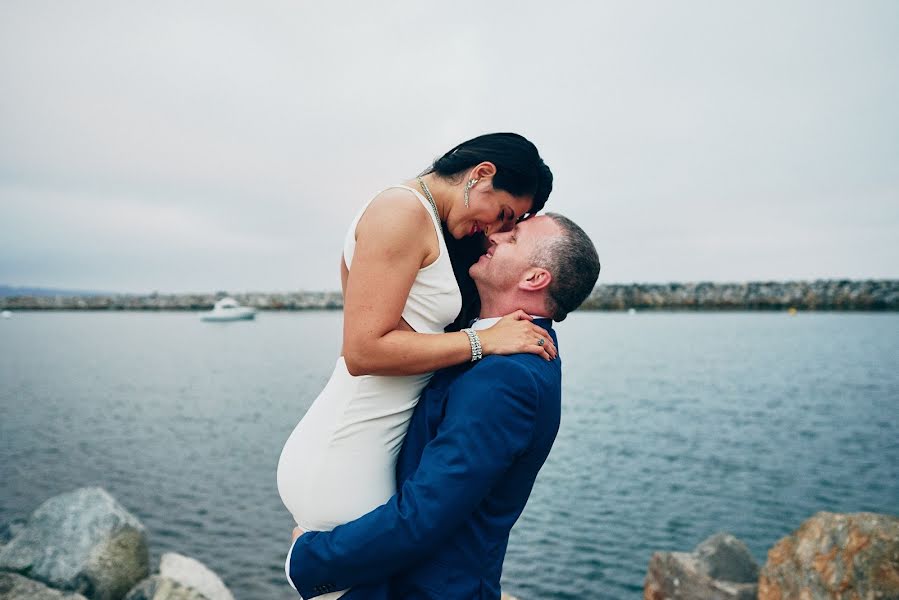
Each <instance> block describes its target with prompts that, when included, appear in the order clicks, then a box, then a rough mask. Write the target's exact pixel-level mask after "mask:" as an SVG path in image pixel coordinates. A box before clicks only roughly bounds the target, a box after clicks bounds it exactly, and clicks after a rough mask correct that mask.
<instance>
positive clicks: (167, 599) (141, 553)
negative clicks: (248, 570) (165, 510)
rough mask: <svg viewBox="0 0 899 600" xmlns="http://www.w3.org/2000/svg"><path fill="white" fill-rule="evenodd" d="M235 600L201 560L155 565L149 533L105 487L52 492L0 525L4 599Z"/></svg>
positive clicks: (173, 559) (0, 593)
mask: <svg viewBox="0 0 899 600" xmlns="http://www.w3.org/2000/svg"><path fill="white" fill-rule="evenodd" d="M25 599H29V600H123V599H124V600H234V596H233V595H232V594H231V592H230V591H229V590H228V588H227V587H226V586H225V584H224V583H223V582H222V580H221V579H220V578H219V577H218V575H216V574H215V573H213V572H212V571H211V570H209V569H208V568H207V567H206V566H205V565H203V564H202V563H200V562H199V561H197V560H194V559H192V558H189V557H187V556H183V555H181V554H177V553H174V552H168V553H166V554H163V555H162V558H161V560H160V562H159V568H158V570H157V571H155V572H151V569H150V554H149V549H148V546H147V531H146V529H145V528H144V526H143V524H141V522H140V521H139V520H138V519H137V517H135V516H134V515H133V514H131V513H130V512H128V510H127V509H125V508H124V507H123V506H122V505H120V504H119V503H118V502H117V501H116V500H115V498H113V497H112V496H110V495H109V493H108V492H106V490H104V489H102V488H97V487H88V488H81V489H78V490H75V491H73V492H69V493H66V494H61V495H59V496H54V497H53V498H50V499H49V500H47V501H46V502H44V503H43V504H41V505H40V506H39V507H38V509H37V510H35V511H34V513H33V514H32V515H31V518H30V519H29V520H28V521H27V522H26V523H13V524H9V525H6V526H5V527H3V528H2V529H0V600H25Z"/></svg>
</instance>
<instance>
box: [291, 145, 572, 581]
mask: <svg viewBox="0 0 899 600" xmlns="http://www.w3.org/2000/svg"><path fill="white" fill-rule="evenodd" d="M551 189H552V173H551V171H550V170H549V167H547V166H546V164H545V163H544V162H543V160H542V159H541V158H540V155H539V153H538V152H537V149H536V147H534V145H533V144H532V143H531V142H529V141H528V140H526V139H525V138H523V137H521V136H519V135H516V134H511V133H496V134H488V135H483V136H480V137H477V138H474V139H472V140H469V141H467V142H464V143H462V144H460V145H458V146H456V147H455V148H453V149H452V150H450V151H449V152H447V153H446V154H445V155H444V156H443V157H441V158H440V159H438V160H437V161H436V162H435V163H434V164H433V165H432V167H430V168H429V169H428V170H427V171H426V172H425V173H424V174H423V175H422V176H420V177H418V178H417V179H416V180H412V181H407V182H406V183H405V184H403V185H398V186H394V187H391V188H388V189H387V190H385V191H383V192H381V193H380V194H378V195H377V196H375V198H373V199H372V200H371V201H370V202H369V203H368V205H367V206H366V207H364V208H363V210H362V212H360V213H359V215H358V216H357V217H356V219H355V220H354V221H353V223H352V225H351V226H350V230H349V232H348V234H347V237H346V241H345V244H344V253H343V261H342V263H341V277H342V286H343V295H344V328H343V350H342V353H341V354H342V355H341V356H340V357H339V358H338V360H337V365H336V367H335V369H334V372H333V374H332V375H331V379H330V380H329V381H328V384H327V385H326V386H325V389H324V390H323V391H322V393H321V394H320V395H319V396H318V398H316V400H315V402H314V403H313V404H312V406H311V407H310V408H309V410H308V411H307V413H306V415H305V416H304V417H303V419H302V420H301V421H300V423H299V424H298V425H297V426H296V428H295V429H294V431H293V433H292V434H291V436H290V438H289V439H288V440H287V443H286V444H285V446H284V449H283V450H282V453H281V458H280V461H279V463H278V490H279V493H280V494H281V498H282V500H283V501H284V504H285V506H286V507H287V508H288V510H290V512H291V513H292V514H293V516H294V519H295V520H296V522H297V525H298V526H299V527H300V528H301V529H303V530H307V531H308V530H330V529H333V528H334V527H335V526H337V525H339V524H341V523H345V522H347V521H350V520H353V519H355V518H357V517H359V516H361V515H363V514H365V513H366V512H368V511H370V510H371V509H373V508H375V507H376V506H379V505H380V504H383V503H384V502H385V501H386V500H387V499H389V498H390V497H391V496H392V495H393V493H394V492H395V489H394V488H395V477H394V467H395V463H396V456H397V453H398V452H399V449H400V445H401V444H402V440H403V437H404V436H405V433H406V427H407V426H408V423H409V419H410V418H411V416H412V410H413V408H414V407H415V404H416V402H417V401H418V396H419V394H420V393H421V391H422V389H423V388H424V386H425V385H426V384H427V382H428V380H429V379H430V377H431V374H432V373H433V372H434V371H435V370H437V369H440V368H443V367H447V366H450V365H456V364H461V363H464V362H468V361H472V360H477V359H478V358H480V357H481V356H482V355H489V354H513V353H518V352H530V353H534V354H539V355H541V356H543V357H544V358H545V359H546V360H551V359H553V358H554V357H555V353H556V349H555V347H554V346H553V345H552V338H551V337H550V336H549V335H548V334H547V332H546V331H545V330H543V329H542V328H540V327H537V326H536V325H534V324H532V323H531V322H530V320H529V319H530V317H529V316H528V315H525V314H524V313H522V312H519V313H516V314H513V315H508V316H507V317H505V318H503V319H501V320H500V321H499V322H498V323H497V324H495V325H494V326H493V327H490V328H489V329H486V330H482V331H479V332H477V333H474V332H472V331H471V330H463V331H454V332H449V333H444V331H446V330H447V328H448V327H449V328H450V329H452V327H451V325H452V324H453V322H454V321H455V320H456V319H457V316H459V318H460V320H463V319H465V318H466V315H465V314H464V312H465V311H463V312H462V313H461V314H460V309H461V308H462V306H463V294H462V292H460V285H459V282H461V283H462V286H463V288H465V289H466V295H467V296H468V298H465V299H464V300H465V302H464V304H465V305H466V306H467V308H468V311H469V312H470V311H471V310H473V309H472V307H473V306H475V305H476V301H475V300H476V292H475V291H474V287H473V285H472V284H471V282H470V280H469V279H468V274H467V271H468V267H469V266H470V265H471V264H472V262H473V259H476V258H477V255H479V254H481V253H482V252H483V248H484V241H485V236H487V235H489V234H490V233H491V232H496V231H503V230H506V229H508V228H511V227H512V226H513V225H514V224H515V222H516V221H518V220H520V219H522V218H524V217H526V216H528V215H531V214H533V213H535V212H537V211H538V210H540V209H541V208H543V205H544V203H545V202H546V199H547V197H548V196H549V193H550V191H551ZM441 224H443V226H441ZM447 234H448V236H449V237H447ZM466 240H467V242H466ZM472 246H474V247H476V248H477V249H478V250H479V252H477V254H476V255H474V256H472V253H471V252H470V250H471V247H472ZM448 248H452V250H451V251H450V250H449V249H448ZM466 250H469V252H466ZM451 259H455V261H453V260H451ZM453 262H455V263H456V264H455V266H456V275H454V269H453V266H454V265H453ZM457 276H458V277H459V282H457ZM470 316H476V313H475V314H474V315H470ZM334 597H337V596H334Z"/></svg>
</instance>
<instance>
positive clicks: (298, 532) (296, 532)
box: [290, 527, 306, 544]
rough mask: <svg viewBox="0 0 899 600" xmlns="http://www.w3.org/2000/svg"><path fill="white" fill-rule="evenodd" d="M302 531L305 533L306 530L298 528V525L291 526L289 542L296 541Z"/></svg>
mask: <svg viewBox="0 0 899 600" xmlns="http://www.w3.org/2000/svg"><path fill="white" fill-rule="evenodd" d="M304 533H306V532H305V531H303V530H302V529H300V528H299V527H294V528H293V539H291V540H290V543H291V544H292V543H294V542H296V541H297V538H298V537H300V536H301V535H303V534H304Z"/></svg>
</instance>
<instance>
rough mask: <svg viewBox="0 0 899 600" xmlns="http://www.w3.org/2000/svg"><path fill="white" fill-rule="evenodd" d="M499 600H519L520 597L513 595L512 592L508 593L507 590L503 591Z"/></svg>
mask: <svg viewBox="0 0 899 600" xmlns="http://www.w3.org/2000/svg"><path fill="white" fill-rule="evenodd" d="M499 600H518V598H516V597H515V596H513V595H512V594H507V593H506V592H503V593H502V594H501V595H500V598H499Z"/></svg>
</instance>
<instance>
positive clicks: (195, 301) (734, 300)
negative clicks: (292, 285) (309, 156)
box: [0, 280, 899, 311]
mask: <svg viewBox="0 0 899 600" xmlns="http://www.w3.org/2000/svg"><path fill="white" fill-rule="evenodd" d="M225 295H226V294H225V293H224V292H219V293H217V294H155V293H154V294H147V295H83V296H6V297H0V310H209V309H211V308H212V306H213V304H215V301H216V300H218V299H219V298H221V297H223V296H225ZM231 297H233V298H234V299H236V300H237V301H238V302H240V303H241V304H242V305H244V306H252V307H254V308H257V309H259V310H322V309H324V310H329V309H333V310H339V309H341V308H343V297H342V296H341V294H340V292H285V293H261V292H260V293H245V294H232V295H231ZM790 308H794V309H797V310H803V311H805V310H866V311H867V310H878V311H897V310H899V280H865V281H849V280H820V281H792V282H751V283H665V284H640V283H633V284H605V285H600V286H597V287H596V289H594V290H593V293H592V294H591V295H590V297H589V298H588V299H587V300H586V301H585V302H584V305H583V310H610V311H616V310H629V309H636V310H787V309H790Z"/></svg>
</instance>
